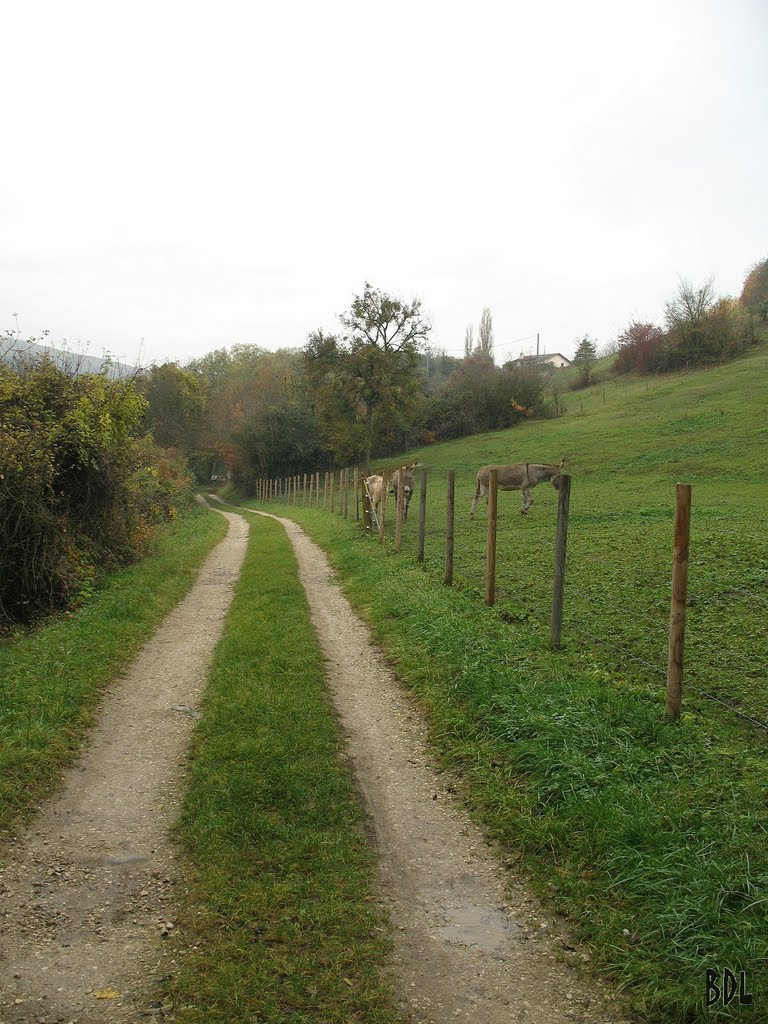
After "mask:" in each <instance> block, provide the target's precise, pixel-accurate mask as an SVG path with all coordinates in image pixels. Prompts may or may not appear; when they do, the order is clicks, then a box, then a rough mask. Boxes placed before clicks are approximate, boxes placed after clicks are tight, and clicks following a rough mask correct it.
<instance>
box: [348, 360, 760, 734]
mask: <svg viewBox="0 0 768 1024" xmlns="http://www.w3.org/2000/svg"><path fill="white" fill-rule="evenodd" d="M565 403H566V406H567V410H566V413H565V415H563V416H561V417H559V418H557V419H552V420H546V421H538V422H530V421H528V422H525V423H523V424H521V425H520V426H519V427H517V428H515V429H512V430H506V431H500V432H497V433H489V434H482V435H478V436H475V437H470V438H466V439H464V440H461V441H455V442H451V443H448V444H437V445H433V446H431V447H429V448H422V449H418V450H414V451H410V452H406V453H404V455H403V456H402V459H401V460H398V461H402V462H404V463H412V462H415V461H418V462H419V463H420V464H421V466H423V467H424V468H425V469H426V470H427V530H426V560H425V565H426V568H427V571H428V572H429V573H430V574H432V575H433V577H434V578H435V579H439V578H441V576H442V568H443V559H444V549H445V516H446V513H445V506H446V487H447V471H448V470H449V469H454V470H455V471H456V523H455V567H454V579H455V582H456V584H457V586H459V587H461V588H462V589H464V590H467V591H469V592H471V593H474V594H476V595H477V597H478V600H483V599H484V587H485V548H486V523H487V516H486V508H487V506H486V502H485V500H483V501H482V502H481V503H480V505H479V507H478V512H477V515H476V518H475V521H474V522H472V521H470V519H469V514H468V513H469V507H470V504H471V500H472V495H473V493H474V477H475V473H476V472H477V470H478V469H479V468H480V467H481V466H483V465H485V464H487V463H510V462H558V461H559V460H560V459H561V458H563V457H565V459H566V471H567V472H569V473H570V474H571V477H572V483H571V502H570V522H569V538H568V556H567V557H568V562H567V571H566V596H565V612H564V616H565V619H564V628H563V644H564V656H565V657H566V658H567V659H568V660H569V662H570V663H572V664H577V665H579V666H582V667H589V668H594V669H595V670H601V671H605V672H607V673H609V674H610V675H611V676H612V678H614V679H618V680H621V681H623V682H624V683H626V685H631V686H636V687H644V688H648V689H649V690H650V691H652V692H656V693H661V691H663V687H664V680H665V676H666V661H667V640H668V629H669V601H670V583H671V574H672V546H673V536H672V528H673V520H674V503H675V484H676V483H677V482H678V481H679V482H684V483H690V484H691V485H692V489H693V490H692V503H693V507H692V522H691V546H690V568H689V613H688V623H687V634H686V666H685V687H686V691H688V693H690V695H693V694H694V693H702V692H703V693H707V694H710V695H711V696H712V697H714V698H717V699H718V700H719V701H722V702H723V704H725V705H728V706H729V707H732V708H736V709H737V710H740V711H741V712H743V713H744V714H746V715H749V716H752V717H755V718H757V719H759V720H760V721H763V722H765V723H766V725H768V686H766V685H765V678H766V649H767V648H768V638H767V636H766V633H767V632H768V631H767V630H766V621H767V620H768V528H767V525H766V524H767V523H768V473H766V452H768V355H766V354H765V353H764V352H761V353H760V354H759V355H755V356H753V357H752V358H749V359H744V360H742V361H740V362H738V363H734V364H730V365H728V366H725V367H722V368H718V369H713V370H706V371H699V372H696V373H690V374H681V375H676V376H670V377H660V378H631V379H629V380H626V379H621V378H619V379H618V380H612V381H610V382H608V383H605V384H598V385H596V386H594V387H592V388H590V389H588V390H585V391H582V392H570V393H568V394H567V395H566V396H565ZM582 410H583V411H582ZM396 465H397V463H396V462H382V463H381V464H380V465H379V464H377V465H375V466H374V467H373V468H374V469H379V468H385V467H386V468H389V469H393V468H395V466H396ZM418 473H419V471H418V470H417V471H416V476H417V487H418ZM533 496H534V506H533V508H532V510H531V512H530V513H529V515H528V516H527V517H525V518H523V517H521V515H520V493H519V492H511V493H504V492H501V493H500V494H499V517H498V519H499V522H498V535H497V581H496V601H497V607H498V611H499V613H500V614H501V615H502V616H503V617H504V618H505V619H506V620H507V621H508V622H510V623H512V624H515V625H516V626H517V627H519V628H521V629H522V630H523V632H524V633H525V635H526V636H528V637H536V638H538V639H541V640H544V639H545V638H546V637H547V636H548V633H549V615H550V608H551V599H552V563H553V551H554V535H555V525H556V518H557V493H556V492H555V490H554V489H553V488H552V487H551V486H550V485H549V484H542V485H540V486H539V487H537V488H536V489H535V490H534V491H533ZM418 503H419V497H418V493H417V494H416V495H415V496H414V498H413V500H412V502H411V506H410V510H409V520H408V522H407V524H406V526H405V528H404V530H403V545H402V553H403V555H404V556H405V557H409V558H410V557H415V552H416V533H417V523H418ZM337 507H338V505H337ZM350 508H351V510H352V516H354V504H353V503H352V502H350ZM394 513H395V503H394V500H393V499H392V497H390V499H389V501H388V505H387V534H388V536H390V537H394ZM697 704H698V701H697ZM709 711H710V712H711V713H713V714H720V713H723V705H722V704H715V705H714V706H713V708H711V709H709ZM705 713H708V712H706V711H705Z"/></svg>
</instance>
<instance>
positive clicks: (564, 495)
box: [549, 473, 571, 650]
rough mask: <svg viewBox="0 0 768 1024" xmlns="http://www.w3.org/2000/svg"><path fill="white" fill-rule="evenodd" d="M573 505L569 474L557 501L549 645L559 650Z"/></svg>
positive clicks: (562, 483) (564, 477)
mask: <svg viewBox="0 0 768 1024" xmlns="http://www.w3.org/2000/svg"><path fill="white" fill-rule="evenodd" d="M570 503H571V478H570V476H568V474H567V473H563V474H562V475H561V477H560V491H559V493H558V501H557V535H556V537H555V572H554V578H553V581H552V621H551V624H550V634H549V643H550V646H551V647H552V648H554V649H555V650H557V649H558V648H559V647H560V635H561V633H562V629H563V595H564V592H565V553H566V547H567V544H568V510H569V508H570Z"/></svg>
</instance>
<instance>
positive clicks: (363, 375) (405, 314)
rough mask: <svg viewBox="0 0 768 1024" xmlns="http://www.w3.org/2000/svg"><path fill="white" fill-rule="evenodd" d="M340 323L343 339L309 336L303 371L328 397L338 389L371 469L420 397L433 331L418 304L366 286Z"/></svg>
mask: <svg viewBox="0 0 768 1024" xmlns="http://www.w3.org/2000/svg"><path fill="white" fill-rule="evenodd" d="M339 320H340V321H341V324H342V326H343V327H344V329H345V330H344V334H343V336H342V337H341V338H339V337H337V336H335V335H324V334H323V333H322V332H321V331H317V332H315V333H314V334H313V335H310V338H309V340H308V343H307V345H306V347H305V349H304V359H305V366H306V368H307V374H308V377H309V378H310V379H311V380H313V381H314V382H315V384H316V385H319V386H321V388H322V389H323V390H324V393H325V394H326V396H327V395H328V392H329V385H330V386H331V388H332V389H333V388H335V389H337V394H336V398H335V405H336V413H337V415H339V414H342V410H341V409H340V408H339V403H340V401H342V400H343V403H346V407H347V414H346V415H347V417H349V415H350V414H351V416H352V417H353V419H354V421H355V422H354V423H353V424H349V428H352V430H353V432H355V433H357V435H358V436H359V437H360V440H361V445H360V452H359V454H360V455H361V456H362V457H363V459H364V460H365V463H366V465H368V463H369V462H370V458H371V455H372V453H373V451H374V449H375V447H376V445H377V444H378V443H380V442H381V441H382V440H383V439H384V437H385V435H386V434H387V433H388V432H391V431H392V430H393V429H394V428H395V427H396V426H397V425H398V424H399V423H400V422H401V421H402V422H405V419H407V416H408V412H409V409H410V407H411V405H412V404H413V402H415V401H416V399H417V398H418V396H419V394H420V387H419V376H418V367H419V354H420V352H421V351H422V349H423V348H424V345H425V344H426V341H427V337H428V335H429V331H430V330H431V327H432V325H431V323H430V321H429V319H428V317H426V316H425V315H424V313H423V312H422V309H421V301H420V300H419V299H414V300H413V301H411V302H404V301H402V300H401V299H397V298H393V297H392V296H390V295H388V294H387V293H386V292H383V291H381V290H380V289H378V288H374V287H373V286H372V285H371V284H369V283H368V282H367V281H366V283H365V287H364V289H363V293H362V295H355V296H354V298H353V300H352V304H351V306H350V308H349V311H348V312H346V313H342V314H341V315H340V316H339ZM339 390H340V393H338V392H339ZM342 419H344V415H343V414H342ZM336 425H337V427H338V424H336ZM349 432H350V430H349V429H347V430H346V431H344V432H343V433H344V434H345V435H346V436H348V435H349Z"/></svg>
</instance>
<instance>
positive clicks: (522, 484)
mask: <svg viewBox="0 0 768 1024" xmlns="http://www.w3.org/2000/svg"><path fill="white" fill-rule="evenodd" d="M564 465H565V459H561V460H560V462H559V463H558V464H557V465H556V466H552V465H550V466H545V465H542V464H541V463H538V462H518V463H516V464H515V465H514V466H483V468H482V469H481V470H480V472H479V473H478V474H477V488H476V490H475V496H474V498H473V499H472V507H471V509H470V510H469V517H470V519H474V518H475V509H476V508H477V502H478V500H479V499H480V498H483V497H485V498H486V499H487V496H488V483H489V481H490V479H491V470H492V469H496V470H498V473H499V490H500V491H522V492H523V500H522V508H521V510H520V514H521V515H526V513H527V512H528V509H529V508H530V507H531V505H532V504H533V495H532V494H531V488H532V487H535V486H536V484H541V483H544V482H545V481H547V480H551V482H552V486H553V487H554V488H555V490H556V491H559V490H560V476H561V474H562V472H563V466H564Z"/></svg>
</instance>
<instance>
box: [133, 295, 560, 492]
mask: <svg viewBox="0 0 768 1024" xmlns="http://www.w3.org/2000/svg"><path fill="white" fill-rule="evenodd" d="M480 327H481V330H480V342H479V344H478V345H477V346H475V347H473V348H472V351H471V352H470V354H469V355H468V356H466V357H465V358H464V359H456V358H453V357H450V356H447V355H446V354H445V353H439V352H435V351H434V350H433V349H432V348H431V347H430V345H429V334H430V330H431V324H430V321H429V318H428V317H427V316H426V315H425V313H424V311H423V309H422V306H421V303H420V301H419V300H418V299H414V300H411V301H404V300H401V299H398V298H393V297H392V296H390V295H388V294H386V293H385V292H383V291H381V290H380V289H377V288H375V287H373V286H372V285H370V284H367V283H366V285H365V287H364V289H363V292H362V293H361V294H360V295H357V296H355V297H354V299H353V301H352V304H351V306H350V308H349V310H348V311H346V312H345V313H343V314H341V315H340V316H339V329H338V331H335V332H330V333H329V332H327V331H323V330H316V331H313V332H312V333H311V334H310V335H309V338H308V340H307V343H306V345H305V346H304V348H303V349H301V350H298V351H289V350H279V351H277V352H267V351H265V350H263V349H258V348H255V347H253V346H235V347H234V348H232V349H231V350H229V351H226V350H223V349H222V350H219V351H217V352H213V353H210V354H209V355H207V356H205V357H204V358H202V359H198V360H195V361H193V362H192V363H190V364H189V365H188V366H187V367H185V368H181V367H178V366H175V365H170V364H168V365H165V366H160V367H152V368H150V369H149V370H148V371H147V372H146V374H144V375H143V377H142V378H141V380H140V382H139V385H140V388H141V391H142V395H143V396H144V397H145V399H146V402H147V414H146V423H147V427H148V428H149V429H151V430H152V433H153V435H154V437H155V438H156V439H157V441H158V442H159V443H160V444H163V445H165V446H170V445H172V446H176V447H181V448H183V449H184V450H185V451H186V452H188V453H189V458H190V462H191V465H192V466H193V468H194V470H195V472H196V474H197V476H198V478H199V479H201V480H208V479H210V478H211V477H212V476H214V475H215V476H218V477H222V476H224V475H230V476H231V477H233V478H234V479H235V481H236V482H237V483H238V484H240V485H243V486H245V487H246V488H247V487H249V486H250V485H251V484H252V483H253V482H254V481H255V480H256V479H258V478H259V477H263V476H279V475H285V474H290V473H301V472H305V471H309V470H313V469H315V468H316V467H317V466H321V465H323V464H326V465H329V466H330V465H333V464H337V465H338V464H345V463H351V462H359V463H361V464H363V465H369V464H370V463H371V460H372V459H374V458H376V457H379V456H385V455H388V454H394V453H396V452H399V451H402V450H403V449H404V448H406V447H409V446H411V445H414V444H423V443H429V442H431V441H435V440H438V439H451V438H456V437H461V436H464V435H466V434H471V433H477V432H478V431H482V430H491V429H497V428H500V427H509V426H513V425H514V424H515V423H517V422H519V420H520V419H522V418H524V417H525V416H531V415H535V414H537V413H540V412H541V411H542V410H543V408H544V404H545V390H546V383H547V379H548V376H547V374H546V373H542V372H540V371H539V370H538V369H537V368H536V367H534V366H517V365H514V364H508V365H507V366H505V367H498V366H496V365H495V363H494V361H493V355H492V349H493V327H492V320H491V314H490V310H489V309H486V310H484V311H483V316H482V318H481V324H480Z"/></svg>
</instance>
